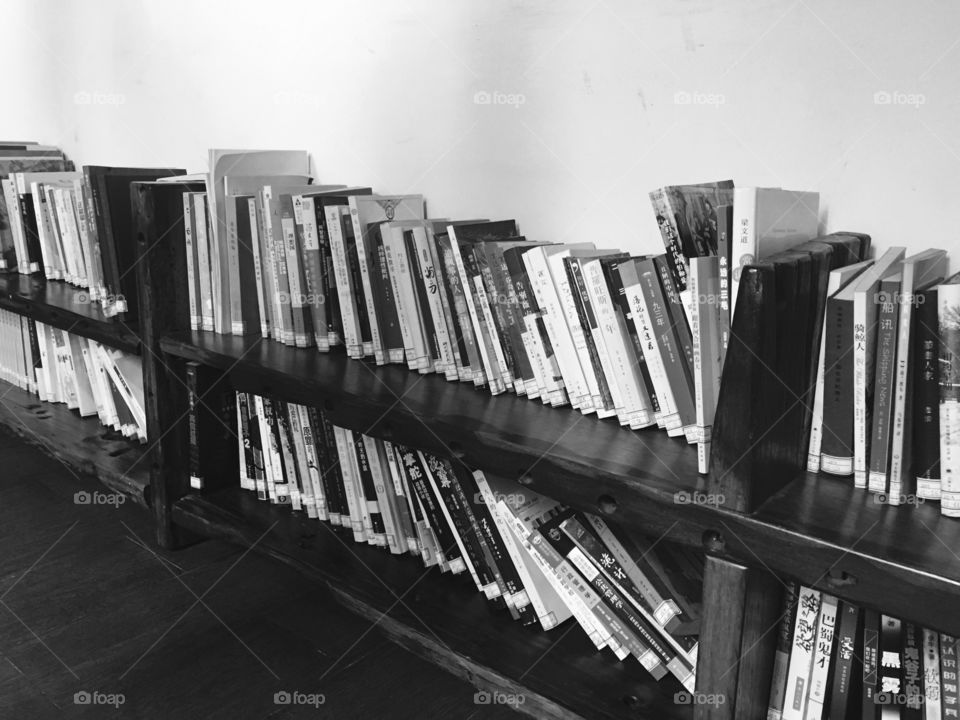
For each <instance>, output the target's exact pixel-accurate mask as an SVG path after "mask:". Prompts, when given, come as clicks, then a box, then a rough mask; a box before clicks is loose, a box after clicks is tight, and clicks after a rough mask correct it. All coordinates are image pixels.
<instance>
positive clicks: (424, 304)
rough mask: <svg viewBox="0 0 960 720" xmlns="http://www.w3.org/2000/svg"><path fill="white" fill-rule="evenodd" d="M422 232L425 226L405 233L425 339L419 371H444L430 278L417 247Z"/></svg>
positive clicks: (418, 320)
mask: <svg viewBox="0 0 960 720" xmlns="http://www.w3.org/2000/svg"><path fill="white" fill-rule="evenodd" d="M418 231H419V232H420V233H422V232H423V228H422V227H420V228H414V229H412V230H409V231H407V232H405V233H404V244H405V246H406V248H405V249H406V252H407V261H408V263H409V264H410V276H411V279H412V283H413V290H414V305H415V307H416V318H417V326H418V329H419V333H420V337H421V339H422V341H423V346H424V347H423V359H422V361H421V363H420V367H419V368H418V371H419V372H420V373H424V374H425V373H431V372H443V370H442V362H443V361H442V356H441V352H440V343H439V341H438V339H437V331H436V326H435V325H434V322H433V313H432V312H431V309H430V299H429V297H428V296H427V294H428V290H427V282H428V279H427V278H426V277H425V276H424V273H423V268H422V266H421V263H420V254H419V252H418V249H417V242H416V238H415V235H416V234H417V232H418Z"/></svg>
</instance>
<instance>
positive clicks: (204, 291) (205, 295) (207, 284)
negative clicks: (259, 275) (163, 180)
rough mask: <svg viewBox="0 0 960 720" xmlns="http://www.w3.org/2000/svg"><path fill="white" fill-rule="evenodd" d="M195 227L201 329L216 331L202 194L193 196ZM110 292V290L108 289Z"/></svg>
mask: <svg viewBox="0 0 960 720" xmlns="http://www.w3.org/2000/svg"><path fill="white" fill-rule="evenodd" d="M193 202H194V205H193V212H194V227H195V228H196V242H197V257H198V259H199V266H200V317H201V322H200V328H201V329H202V330H206V331H210V332H212V331H213V329H214V322H213V317H214V308H213V286H212V275H211V268H210V261H211V257H210V242H209V232H208V231H209V229H210V226H209V224H208V222H209V213H208V212H207V197H206V195H204V194H202V193H200V194H197V195H194V196H193ZM108 290H109V288H108Z"/></svg>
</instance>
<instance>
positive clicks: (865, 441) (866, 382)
mask: <svg viewBox="0 0 960 720" xmlns="http://www.w3.org/2000/svg"><path fill="white" fill-rule="evenodd" d="M879 288H880V283H879V282H875V283H873V286H872V287H871V288H869V289H868V290H867V291H866V292H861V291H858V292H856V293H854V296H853V482H854V487H858V488H866V487H867V482H868V474H869V471H870V430H871V419H872V411H873V379H874V371H875V368H876V365H875V360H876V348H877V303H876V298H875V297H874V295H875V293H876V292H877V291H878V290H879Z"/></svg>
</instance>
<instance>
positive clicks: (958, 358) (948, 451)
mask: <svg viewBox="0 0 960 720" xmlns="http://www.w3.org/2000/svg"><path fill="white" fill-rule="evenodd" d="M937 317H938V324H939V328H940V347H939V351H938V359H939V365H940V378H939V383H940V408H939V410H940V482H941V492H940V512H941V513H943V514H944V515H947V516H949V517H960V284H957V283H953V284H945V285H940V286H939V287H938V289H937Z"/></svg>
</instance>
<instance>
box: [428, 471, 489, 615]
mask: <svg viewBox="0 0 960 720" xmlns="http://www.w3.org/2000/svg"><path fill="white" fill-rule="evenodd" d="M423 456H424V458H425V459H426V461H427V469H428V470H429V471H430V474H431V475H432V476H433V479H434V480H435V482H436V488H437V490H438V492H439V495H440V501H441V502H442V503H443V504H444V506H445V507H446V508H447V512H449V513H450V518H451V519H452V520H453V527H454V531H455V532H456V533H457V535H458V536H459V537H460V542H462V543H463V548H464V550H465V551H466V554H467V557H468V558H469V559H470V564H471V565H472V566H473V569H474V572H475V573H476V583H477V585H478V587H479V588H480V589H481V590H482V591H483V592H484V594H485V595H486V598H487V600H493V601H494V602H495V604H496V605H498V606H502V605H503V602H504V601H503V598H502V597H501V594H502V586H501V580H500V579H499V578H500V571H499V569H498V568H497V566H496V563H494V561H493V555H492V554H491V553H490V551H489V549H488V548H487V544H486V540H485V539H484V537H483V534H482V532H481V531H480V526H479V523H478V522H477V518H476V516H475V515H474V514H473V509H472V508H471V506H470V503H469V501H468V500H467V496H466V493H464V491H463V487H462V486H461V485H460V483H459V482H458V481H457V476H456V473H455V472H454V470H453V468H452V467H451V466H450V463H449V462H447V461H445V460H441V459H440V458H438V457H437V456H436V455H433V454H430V453H423Z"/></svg>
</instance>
